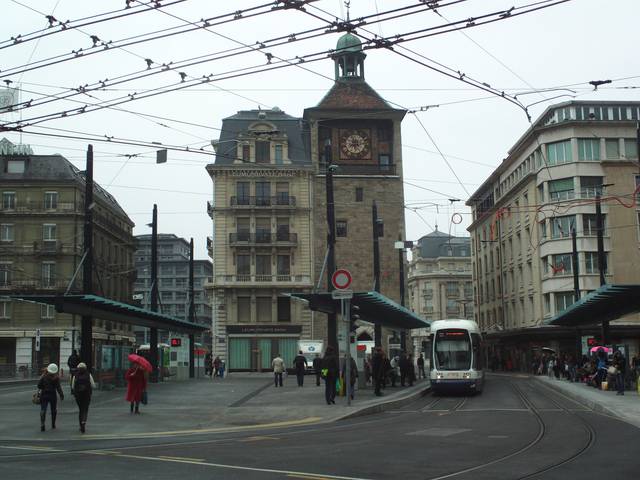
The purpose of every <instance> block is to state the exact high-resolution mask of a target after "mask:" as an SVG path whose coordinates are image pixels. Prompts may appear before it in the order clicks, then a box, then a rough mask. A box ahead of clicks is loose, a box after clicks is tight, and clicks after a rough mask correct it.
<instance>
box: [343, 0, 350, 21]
mask: <svg viewBox="0 0 640 480" xmlns="http://www.w3.org/2000/svg"><path fill="white" fill-rule="evenodd" d="M344 6H345V7H347V23H349V22H350V21H351V18H350V17H349V8H350V7H351V0H345V2H344Z"/></svg>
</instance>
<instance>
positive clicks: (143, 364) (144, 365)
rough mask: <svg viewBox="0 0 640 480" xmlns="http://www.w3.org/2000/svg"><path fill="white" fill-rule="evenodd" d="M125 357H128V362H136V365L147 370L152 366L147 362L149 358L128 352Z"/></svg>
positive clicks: (150, 369) (151, 368)
mask: <svg viewBox="0 0 640 480" xmlns="http://www.w3.org/2000/svg"><path fill="white" fill-rule="evenodd" d="M127 358H128V359H129V361H130V362H133V363H137V364H138V365H140V367H142V369H143V370H146V371H147V372H151V371H152V370H153V367H152V366H151V364H150V363H149V360H147V359H146V358H144V357H141V356H140V355H136V354H135V353H130V354H129V356H128V357H127Z"/></svg>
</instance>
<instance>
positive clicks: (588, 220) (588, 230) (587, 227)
mask: <svg viewBox="0 0 640 480" xmlns="http://www.w3.org/2000/svg"><path fill="white" fill-rule="evenodd" d="M597 218H598V217H597V215H595V214H592V213H591V214H586V213H585V214H583V215H582V235H584V236H585V237H595V236H596V235H598V228H597V225H598V223H597ZM605 220H606V215H602V234H603V235H604V234H605V232H606V225H607V224H606V221H605Z"/></svg>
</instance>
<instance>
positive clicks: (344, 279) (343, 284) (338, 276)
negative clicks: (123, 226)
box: [331, 268, 353, 290]
mask: <svg viewBox="0 0 640 480" xmlns="http://www.w3.org/2000/svg"><path fill="white" fill-rule="evenodd" d="M352 280H353V278H352V277H351V272H349V270H345V269H344V268H341V269H339V270H336V271H335V272H334V273H333V275H332V276H331V283H332V284H333V286H334V288H337V289H338V290H345V289H347V288H349V286H350V285H351V282H352Z"/></svg>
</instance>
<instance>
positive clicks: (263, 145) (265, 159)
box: [256, 140, 271, 163]
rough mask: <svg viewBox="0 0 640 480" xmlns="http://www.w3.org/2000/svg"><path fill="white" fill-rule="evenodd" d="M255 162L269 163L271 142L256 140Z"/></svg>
mask: <svg viewBox="0 0 640 480" xmlns="http://www.w3.org/2000/svg"><path fill="white" fill-rule="evenodd" d="M256 163H271V142H268V141H264V140H256Z"/></svg>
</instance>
